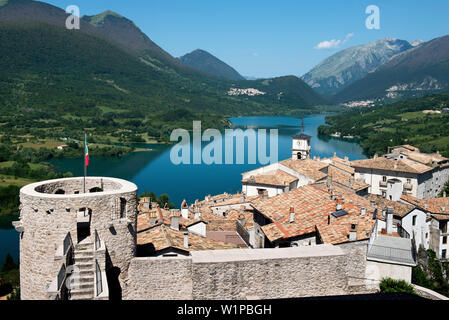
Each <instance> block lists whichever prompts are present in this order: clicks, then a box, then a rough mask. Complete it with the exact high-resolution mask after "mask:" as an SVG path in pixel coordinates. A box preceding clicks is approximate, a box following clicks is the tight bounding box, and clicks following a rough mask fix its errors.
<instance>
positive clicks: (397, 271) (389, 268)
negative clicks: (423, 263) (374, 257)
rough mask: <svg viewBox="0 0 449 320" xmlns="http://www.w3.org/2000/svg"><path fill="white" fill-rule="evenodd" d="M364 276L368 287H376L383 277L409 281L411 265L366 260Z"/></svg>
mask: <svg viewBox="0 0 449 320" xmlns="http://www.w3.org/2000/svg"><path fill="white" fill-rule="evenodd" d="M365 276H366V285H367V286H368V287H376V285H378V284H379V282H380V281H381V280H382V279H383V278H392V279H395V280H404V281H407V282H408V283H411V282H412V267H410V266H402V265H398V264H391V263H382V262H377V261H369V260H368V261H366V273H365ZM373 280H374V281H373Z"/></svg>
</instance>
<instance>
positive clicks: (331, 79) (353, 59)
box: [302, 38, 418, 95]
mask: <svg viewBox="0 0 449 320" xmlns="http://www.w3.org/2000/svg"><path fill="white" fill-rule="evenodd" d="M417 44H418V43H417ZM412 48H413V45H412V44H410V43H409V42H408V41H405V40H400V39H393V38H385V39H380V40H377V41H374V42H372V43H368V44H365V45H361V46H355V47H351V48H348V49H345V50H342V51H340V52H337V53H336V54H334V55H332V56H330V57H329V58H327V59H325V60H324V61H322V62H321V63H320V64H318V65H317V66H316V67H314V68H313V69H312V70H311V71H309V72H308V73H306V74H305V75H304V76H303V77H302V79H303V80H304V81H305V82H306V83H307V84H308V85H310V86H311V87H312V88H313V89H315V90H316V91H317V92H319V93H322V94H327V95H332V94H335V93H337V92H338V91H340V90H342V89H343V88H345V87H346V86H348V85H350V84H351V83H353V82H355V81H357V80H359V79H361V78H362V77H364V76H365V75H366V74H368V73H370V72H373V71H374V70H376V68H378V67H379V66H381V65H382V64H384V63H386V62H387V61H389V60H390V59H391V58H392V57H393V56H395V55H397V54H399V53H401V52H404V51H407V50H410V49H412Z"/></svg>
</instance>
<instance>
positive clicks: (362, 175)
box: [354, 168, 418, 197]
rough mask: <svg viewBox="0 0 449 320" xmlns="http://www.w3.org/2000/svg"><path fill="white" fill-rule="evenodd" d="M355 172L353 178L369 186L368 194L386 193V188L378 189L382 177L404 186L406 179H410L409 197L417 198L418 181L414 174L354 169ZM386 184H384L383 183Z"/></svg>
mask: <svg viewBox="0 0 449 320" xmlns="http://www.w3.org/2000/svg"><path fill="white" fill-rule="evenodd" d="M355 170H356V172H355V175H354V178H355V179H356V180H359V181H364V182H366V183H367V184H369V185H370V188H369V193H371V194H376V195H382V191H385V192H386V191H387V187H383V188H381V187H380V182H382V181H383V176H386V177H387V180H389V179H398V180H400V181H401V182H402V185H403V186H404V185H405V184H406V183H407V179H410V183H411V185H412V190H407V191H411V193H410V195H412V196H414V197H417V191H418V179H417V175H416V174H411V173H405V172H394V171H382V170H371V169H363V168H355ZM385 184H386V183H385Z"/></svg>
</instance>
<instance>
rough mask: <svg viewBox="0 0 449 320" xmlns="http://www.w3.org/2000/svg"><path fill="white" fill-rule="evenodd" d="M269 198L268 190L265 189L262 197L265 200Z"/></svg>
mask: <svg viewBox="0 0 449 320" xmlns="http://www.w3.org/2000/svg"><path fill="white" fill-rule="evenodd" d="M267 198H268V191H267V190H265V191H264V192H263V194H262V199H263V200H265V199H267Z"/></svg>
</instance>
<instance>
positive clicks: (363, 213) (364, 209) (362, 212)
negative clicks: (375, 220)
mask: <svg viewBox="0 0 449 320" xmlns="http://www.w3.org/2000/svg"><path fill="white" fill-rule="evenodd" d="M360 214H361V215H362V216H365V215H366V208H362V211H361V213H360Z"/></svg>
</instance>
